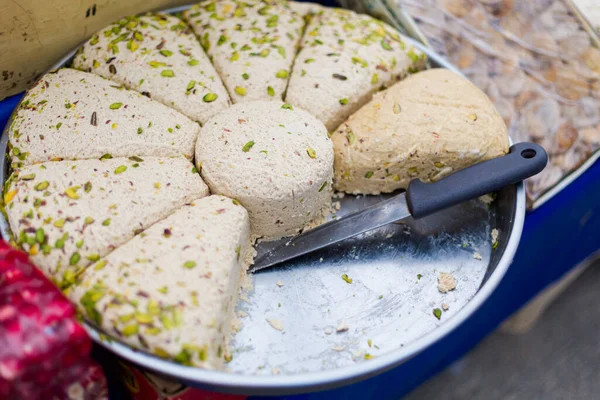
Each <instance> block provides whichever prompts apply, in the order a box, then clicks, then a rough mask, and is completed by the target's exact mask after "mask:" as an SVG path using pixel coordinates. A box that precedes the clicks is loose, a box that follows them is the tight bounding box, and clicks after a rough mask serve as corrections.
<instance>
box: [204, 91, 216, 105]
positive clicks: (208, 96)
mask: <svg viewBox="0 0 600 400" xmlns="http://www.w3.org/2000/svg"><path fill="white" fill-rule="evenodd" d="M217 97H219V96H218V95H217V94H216V93H207V94H205V95H204V97H202V101H204V102H205V103H212V102H213V101H215V100H216V99H217Z"/></svg>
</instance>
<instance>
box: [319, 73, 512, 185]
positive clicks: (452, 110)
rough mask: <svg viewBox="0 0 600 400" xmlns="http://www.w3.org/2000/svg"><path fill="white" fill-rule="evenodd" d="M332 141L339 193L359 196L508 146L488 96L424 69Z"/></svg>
mask: <svg viewBox="0 0 600 400" xmlns="http://www.w3.org/2000/svg"><path fill="white" fill-rule="evenodd" d="M331 140H332V141H333V145H334V150H335V178H336V180H335V186H336V189H337V190H339V191H344V192H348V193H355V194H358V193H362V194H379V193H388V192H393V191H394V190H397V189H404V188H406V187H407V186H408V184H409V182H410V181H411V180H412V179H420V180H422V181H424V182H431V181H436V180H438V179H441V178H443V177H444V176H446V175H448V174H451V173H452V172H455V171H458V170H460V169H462V168H465V167H468V166H469V165H471V164H474V163H476V162H480V161H484V160H489V159H491V158H495V157H499V156H502V155H504V154H506V153H507V152H508V148H509V140H508V131H507V128H506V125H505V124H504V120H503V119H502V117H501V116H500V114H499V113H498V111H497V110H496V109H495V108H494V105H493V104H492V102H491V101H490V99H489V98H488V97H487V96H486V95H485V93H483V92H482V91H481V90H480V89H479V88H477V86H475V85H474V84H472V83H471V82H469V81H468V80H467V79H465V78H463V77H461V76H459V75H457V74H455V73H454V72H452V71H450V70H447V69H431V70H427V71H423V72H419V73H418V74H415V75H412V76H410V77H408V78H406V79H405V80H403V81H401V82H398V83H396V84H395V85H393V86H392V87H390V88H389V89H387V90H385V91H383V92H380V93H377V94H376V95H375V96H374V97H373V100H371V101H370V102H369V103H368V104H367V105H365V106H364V107H362V108H361V109H360V110H359V111H357V112H356V113H355V114H353V115H352V116H351V117H350V118H349V119H348V121H346V122H344V123H343V124H342V125H341V126H340V127H339V129H337V130H336V131H335V132H334V133H333V134H332V135H331Z"/></svg>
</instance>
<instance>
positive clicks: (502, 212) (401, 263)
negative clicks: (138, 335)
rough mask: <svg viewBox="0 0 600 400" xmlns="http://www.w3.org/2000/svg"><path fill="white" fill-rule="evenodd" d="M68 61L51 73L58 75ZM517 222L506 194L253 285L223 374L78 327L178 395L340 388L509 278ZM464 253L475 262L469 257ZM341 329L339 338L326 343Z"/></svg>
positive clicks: (366, 237)
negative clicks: (451, 285)
mask: <svg viewBox="0 0 600 400" xmlns="http://www.w3.org/2000/svg"><path fill="white" fill-rule="evenodd" d="M182 9H185V7H184V8H182V7H179V8H177V9H170V10H166V11H165V12H171V13H172V12H177V11H181V10H182ZM407 41H408V42H409V43H410V44H411V45H413V46H415V47H418V48H419V49H420V50H421V51H423V52H424V53H426V54H427V55H428V57H429V60H430V64H431V65H432V66H433V67H441V68H448V69H450V70H452V71H454V72H456V73H459V74H460V72H459V71H458V70H456V68H454V67H453V66H452V65H450V64H449V63H447V62H446V61H445V60H444V59H442V58H440V57H439V56H438V55H436V54H435V53H433V52H432V51H430V50H429V49H427V48H425V47H423V46H422V45H421V44H419V43H417V42H415V41H413V40H410V39H407ZM74 53H75V51H72V52H70V53H69V54H68V55H66V56H65V57H64V58H63V59H61V60H60V61H59V62H58V63H57V64H56V65H55V66H54V67H53V69H54V68H60V67H64V66H67V65H69V63H70V61H71V60H72V57H73V55H74ZM10 123H11V121H9V123H8V124H7V127H6V128H5V131H4V133H3V135H2V138H1V140H0V153H1V157H2V160H1V161H2V162H1V163H0V177H1V178H2V183H3V184H4V182H6V180H7V179H8V173H9V165H8V158H7V157H6V150H7V143H8V127H9V126H10ZM382 198H383V197H382V196H348V195H347V196H345V197H344V198H342V199H340V200H339V201H340V205H341V209H340V210H339V211H338V213H337V215H338V216H343V215H344V214H346V213H349V212H352V211H354V210H358V209H361V208H363V207H365V206H367V205H369V204H372V203H373V202H377V201H380V200H381V199H382ZM524 216H525V191H524V188H523V185H522V184H518V185H514V186H510V187H506V188H504V189H503V190H501V191H499V192H498V194H497V198H496V200H495V201H494V202H493V203H492V204H491V206H490V207H488V206H486V205H484V204H483V203H482V202H480V201H478V200H474V201H471V202H468V203H464V204H461V205H459V206H456V207H453V208H451V209H449V210H447V211H444V212H440V213H437V214H435V215H432V216H430V217H427V218H424V219H421V220H418V221H413V220H410V221H408V222H406V223H405V224H390V225H389V226H386V227H383V228H380V229H378V230H375V231H372V232H369V233H367V234H363V235H361V236H359V237H356V238H354V239H351V240H348V241H346V242H344V243H342V244H340V245H337V246H333V247H331V248H328V249H324V250H323V251H320V252H317V253H313V254H311V255H308V256H305V257H303V258H300V259H297V260H295V261H293V262H289V263H287V264H285V265H283V266H282V267H278V268H273V269H269V270H266V271H264V272H260V273H258V274H256V275H254V276H253V281H254V289H253V291H251V292H250V293H249V294H248V298H247V301H241V302H240V304H239V305H238V313H239V314H240V315H244V316H243V317H242V318H241V321H242V328H241V330H240V332H239V333H237V335H236V336H235V338H234V341H233V343H232V349H233V360H232V361H231V362H230V363H229V371H228V372H219V371H209V370H203V369H200V368H193V367H187V366H182V365H179V364H176V363H174V362H171V361H166V360H163V359H160V358H158V357H156V356H153V355H151V354H148V353H145V352H141V351H138V350H135V349H132V348H130V347H128V346H127V345H125V344H123V343H120V342H118V341H116V340H106V339H105V336H104V335H102V333H101V332H99V331H98V330H97V329H96V328H95V327H93V326H91V325H88V324H85V326H86V329H87V330H88V332H89V333H90V335H91V336H92V338H93V339H94V340H95V341H96V342H98V343H100V344H101V345H102V346H104V347H106V348H107V349H109V350H110V351H112V352H113V353H115V354H117V355H119V356H120V357H123V358H125V359H127V360H129V361H131V362H133V363H135V364H137V365H139V366H141V367H143V368H146V369H149V370H152V371H155V372H158V373H160V374H163V375H166V376H168V377H171V378H173V379H175V380H177V381H179V382H182V383H184V384H186V385H190V386H196V387H200V388H206V389H209V390H215V391H225V392H229V393H242V394H246V395H252V394H261V395H265V394H291V393H299V392H306V391H314V390H322V389H327V388H331V387H335V386H340V385H343V384H349V383H352V382H356V381H358V380H361V379H365V378H368V377H371V376H373V375H375V374H378V373H381V372H383V371H385V370H387V369H390V368H393V367H394V366H397V365H399V364H401V363H403V362H404V361H406V360H408V359H409V358H411V357H413V356H415V355H416V354H418V353H419V352H421V351H422V350H424V349H425V348H427V347H428V346H430V345H431V344H432V343H434V342H436V341H437V340H439V339H440V338H442V337H443V336H445V335H447V334H448V333H449V332H451V331H452V330H453V329H455V328H456V327H457V326H458V325H460V324H461V323H463V322H464V321H465V320H466V319H467V318H468V317H469V316H470V315H471V314H473V312H475V310H476V309H477V308H478V307H479V306H480V305H481V304H482V303H483V302H484V301H485V300H486V299H487V298H488V297H489V296H490V294H491V293H492V292H493V291H494V289H495V288H496V286H497V285H498V283H499V282H500V280H501V279H502V277H503V276H504V274H505V272H506V271H507V269H508V268H509V266H510V264H511V262H512V259H513V256H514V254H515V252H516V249H517V246H518V243H519V239H520V236H521V231H522V228H523V222H524ZM0 229H1V234H2V236H3V237H4V238H7V237H8V233H9V227H8V224H7V221H6V220H5V218H4V216H3V215H2V216H1V217H0ZM492 229H498V231H499V238H498V242H499V243H498V246H497V248H496V249H492V245H491V239H490V233H491V231H492ZM266 246H268V244H265V245H261V246H259V249H258V251H259V252H260V251H264V247H266ZM475 252H478V253H479V254H480V255H481V257H482V260H477V259H475V258H474V253H475ZM441 272H449V273H451V274H452V275H454V277H455V278H456V279H457V281H458V285H457V288H456V290H454V291H452V292H449V293H447V294H442V293H440V292H439V291H438V289H437V277H438V275H439V273H441ZM342 274H347V275H348V277H350V278H351V279H352V283H351V284H350V283H347V282H346V281H345V280H343V279H342ZM443 303H446V304H448V306H449V309H448V311H445V312H443V314H442V316H441V319H440V320H438V319H437V318H436V317H435V316H434V315H433V309H434V308H440V309H441V308H442V304H443ZM267 318H274V319H277V320H280V321H281V322H282V324H283V327H284V329H283V331H282V332H280V331H278V330H275V329H273V328H272V327H271V326H270V325H269V323H268V322H267V320H266V319H267ZM342 322H344V323H345V324H346V325H347V326H348V330H347V331H345V332H339V333H338V332H336V328H337V327H338V326H339V324H341V323H342ZM103 338H104V339H103Z"/></svg>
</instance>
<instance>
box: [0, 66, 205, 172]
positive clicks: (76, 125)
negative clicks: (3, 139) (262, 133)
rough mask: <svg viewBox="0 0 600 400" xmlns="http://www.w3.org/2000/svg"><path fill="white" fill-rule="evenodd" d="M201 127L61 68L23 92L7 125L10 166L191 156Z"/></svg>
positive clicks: (83, 74)
mask: <svg viewBox="0 0 600 400" xmlns="http://www.w3.org/2000/svg"><path fill="white" fill-rule="evenodd" d="M199 129H200V126H199V125H198V124H197V123H195V122H193V121H191V120H190V119H189V118H187V117H186V116H185V115H183V114H181V113H179V112H177V111H175V110H173V109H171V108H169V107H165V106H164V105H162V104H160V103H158V102H156V101H152V100H150V99H148V98H146V97H144V96H142V95H141V94H139V93H136V92H134V91H131V90H125V89H123V88H121V87H119V86H118V85H115V83H114V82H111V81H109V80H107V79H104V78H101V77H99V76H97V75H93V74H88V73H86V72H81V71H77V70H74V69H69V68H64V69H60V70H58V71H56V72H53V73H49V74H46V75H44V76H43V77H42V78H41V79H40V80H39V81H38V82H37V83H36V85H35V86H34V87H33V88H32V89H31V90H30V91H29V92H27V94H26V95H25V99H24V100H23V101H22V102H21V105H20V106H19V109H18V110H17V112H16V114H15V117H14V122H13V123H12V125H11V127H10V129H9V133H8V134H9V147H10V157H11V162H12V166H13V168H18V167H21V166H23V165H30V164H35V163H40V162H46V161H50V160H53V161H56V160H74V159H86V158H99V157H101V156H103V155H104V154H111V155H112V156H113V157H128V156H134V155H137V156H140V157H143V156H185V157H187V158H190V159H191V157H192V156H193V149H194V145H195V143H196V138H197V136H198V130H199Z"/></svg>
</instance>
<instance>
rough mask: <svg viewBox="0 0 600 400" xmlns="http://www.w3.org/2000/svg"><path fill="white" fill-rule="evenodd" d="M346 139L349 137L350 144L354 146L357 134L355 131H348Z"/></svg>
mask: <svg viewBox="0 0 600 400" xmlns="http://www.w3.org/2000/svg"><path fill="white" fill-rule="evenodd" d="M346 139H348V144H349V145H350V146H352V144H354V142H355V141H356V136H355V135H354V132H352V131H348V133H347V134H346Z"/></svg>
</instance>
